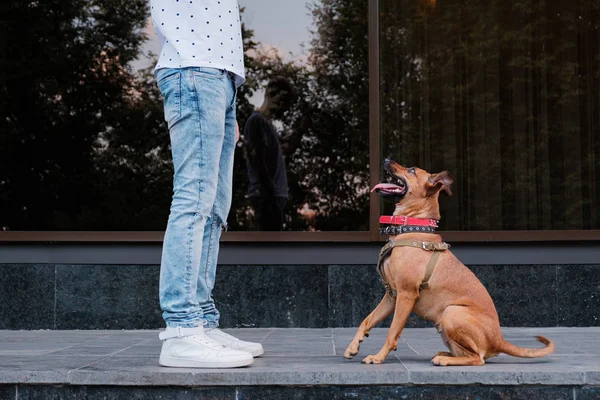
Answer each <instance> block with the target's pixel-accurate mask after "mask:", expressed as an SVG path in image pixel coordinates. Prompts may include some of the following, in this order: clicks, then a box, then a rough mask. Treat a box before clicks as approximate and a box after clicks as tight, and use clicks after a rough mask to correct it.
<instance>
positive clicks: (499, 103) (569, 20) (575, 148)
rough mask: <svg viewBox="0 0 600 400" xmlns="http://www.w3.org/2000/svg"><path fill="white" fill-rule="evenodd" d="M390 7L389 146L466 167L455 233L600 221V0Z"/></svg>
mask: <svg viewBox="0 0 600 400" xmlns="http://www.w3.org/2000/svg"><path fill="white" fill-rule="evenodd" d="M380 11H381V14H380V15H381V19H380V38H379V39H380V46H381V47H380V73H381V87H380V90H381V101H380V107H381V120H380V121H381V132H382V141H381V154H382V157H385V156H389V157H391V158H394V159H396V160H397V161H398V162H400V163H401V164H404V165H408V166H413V165H416V166H420V167H422V168H424V169H426V170H429V171H432V172H438V171H441V170H444V169H447V170H449V171H450V172H451V173H452V174H453V175H454V177H455V178H456V183H455V184H454V188H453V196H452V197H449V198H447V197H446V198H442V197H443V196H442V197H441V200H440V202H441V205H442V221H441V227H442V228H443V229H445V230H459V231H465V230H468V231H473V230H569V229H600V207H599V203H600V202H599V200H600V197H599V193H600V134H599V131H600V98H599V88H600V60H599V57H600V48H599V47H600V46H599V44H600V41H599V39H600V36H599V35H600V32H599V21H600V1H598V0H593V1H579V2H565V1H559V0H549V1H545V2H539V1H531V0H514V1H506V0H490V1H487V2H481V1H473V0H466V1H455V0H438V1H436V0H381V1H380ZM389 207H390V205H387V204H386V205H384V208H385V209H387V210H389Z"/></svg>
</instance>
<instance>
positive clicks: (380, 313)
mask: <svg viewBox="0 0 600 400" xmlns="http://www.w3.org/2000/svg"><path fill="white" fill-rule="evenodd" d="M394 305H395V303H394V299H393V298H392V297H391V296H390V295H389V294H387V293H386V294H385V296H383V299H381V302H380V303H379V304H378V305H377V307H375V309H374V310H373V311H372V312H371V314H369V316H368V317H367V318H365V319H364V320H363V322H362V323H361V324H360V326H359V327H358V330H357V331H356V335H354V339H352V342H350V344H349V345H348V348H347V349H346V351H344V357H346V358H352V357H354V356H355V355H356V354H358V349H359V348H360V344H361V343H362V341H363V340H365V336H369V331H370V330H371V329H373V327H374V326H375V325H377V324H378V323H380V322H381V321H383V320H384V319H386V318H387V317H388V315H390V314H391V313H392V312H393V311H394Z"/></svg>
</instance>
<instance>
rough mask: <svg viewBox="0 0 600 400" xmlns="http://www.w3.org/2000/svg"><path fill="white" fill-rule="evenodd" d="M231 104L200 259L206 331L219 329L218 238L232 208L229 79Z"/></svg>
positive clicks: (200, 292) (199, 298)
mask: <svg viewBox="0 0 600 400" xmlns="http://www.w3.org/2000/svg"><path fill="white" fill-rule="evenodd" d="M228 81H229V87H228V89H227V93H228V97H227V99H228V101H229V103H228V104H227V106H226V109H225V113H224V127H225V128H224V130H223V137H222V138H221V143H222V145H221V148H220V151H219V154H220V158H219V165H218V174H217V192H216V197H215V201H214V203H213V207H212V209H211V212H210V214H209V216H208V219H207V221H206V225H205V227H204V236H203V243H204V246H203V247H202V257H201V259H200V274H199V276H198V285H197V291H196V301H197V302H198V304H199V305H200V307H201V308H202V312H203V318H204V320H205V321H206V325H205V327H206V328H216V327H218V326H219V317H220V314H219V311H218V310H217V308H216V306H215V302H214V300H213V298H212V290H213V288H214V286H215V277H216V270H217V258H218V255H219V239H220V238H221V232H222V231H223V229H224V228H225V227H226V226H227V216H228V214H229V210H230V208H231V198H232V190H233V188H232V186H233V159H234V157H233V156H234V152H235V123H236V119H235V117H236V107H235V100H236V99H235V85H234V83H233V81H232V79H231V78H229V79H228ZM230 93H231V96H229V94H230Z"/></svg>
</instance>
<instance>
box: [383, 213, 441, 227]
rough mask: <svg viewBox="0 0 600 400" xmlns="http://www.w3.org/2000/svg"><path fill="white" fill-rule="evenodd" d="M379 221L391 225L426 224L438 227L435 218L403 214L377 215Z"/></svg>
mask: <svg viewBox="0 0 600 400" xmlns="http://www.w3.org/2000/svg"><path fill="white" fill-rule="evenodd" d="M379 223H381V224H391V225H412V226H427V227H429V228H437V227H438V221H436V220H435V219H430V218H413V217H407V216H404V215H382V216H381V217H379Z"/></svg>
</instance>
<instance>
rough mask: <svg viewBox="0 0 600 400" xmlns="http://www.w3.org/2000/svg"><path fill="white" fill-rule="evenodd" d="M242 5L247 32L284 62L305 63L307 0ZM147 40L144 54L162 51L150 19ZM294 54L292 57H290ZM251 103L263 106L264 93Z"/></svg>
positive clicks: (257, 0)
mask: <svg viewBox="0 0 600 400" xmlns="http://www.w3.org/2000/svg"><path fill="white" fill-rule="evenodd" d="M239 5H240V7H242V8H245V10H244V13H243V14H242V20H243V21H244V23H245V24H246V27H247V28H248V29H252V30H254V40H255V41H256V42H260V43H261V44H262V45H263V46H265V47H266V48H276V49H278V50H279V54H280V55H281V56H282V57H283V59H284V60H285V61H289V60H292V59H295V60H302V59H304V58H305V56H306V54H305V51H304V49H303V48H302V44H304V45H305V46H308V44H309V43H308V42H309V40H310V33H309V31H308V30H309V29H310V28H312V17H311V15H310V13H309V10H308V8H307V2H306V1H304V0H239ZM145 32H146V34H147V35H148V41H147V42H146V43H145V44H144V46H143V48H142V50H143V52H144V53H145V52H147V51H152V52H153V53H155V54H158V53H159V52H160V43H159V42H158V39H157V37H156V34H155V32H154V28H153V27H152V21H151V20H150V19H148V24H147V26H146V29H145ZM290 53H291V55H290ZM132 65H133V67H134V69H139V68H144V67H148V66H150V60H148V59H141V60H137V61H135V62H134V63H133V64H132ZM251 101H252V103H254V104H255V105H260V103H262V93H256V94H255V95H254V96H253V97H252V99H251Z"/></svg>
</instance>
